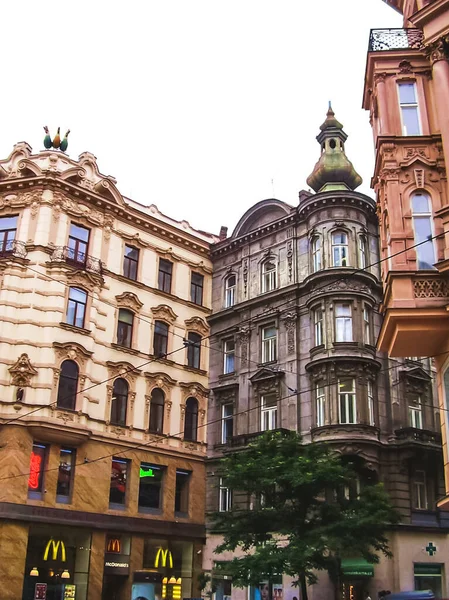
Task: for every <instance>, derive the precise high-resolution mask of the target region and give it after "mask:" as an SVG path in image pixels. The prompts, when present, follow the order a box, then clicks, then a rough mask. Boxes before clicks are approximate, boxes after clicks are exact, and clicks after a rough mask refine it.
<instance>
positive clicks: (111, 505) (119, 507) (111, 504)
mask: <svg viewBox="0 0 449 600" xmlns="http://www.w3.org/2000/svg"><path fill="white" fill-rule="evenodd" d="M109 510H126V506H125V504H117V503H116V502H109Z"/></svg>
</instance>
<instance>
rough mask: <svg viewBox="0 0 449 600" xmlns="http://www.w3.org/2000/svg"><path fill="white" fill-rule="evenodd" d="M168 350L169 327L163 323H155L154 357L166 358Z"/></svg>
mask: <svg viewBox="0 0 449 600" xmlns="http://www.w3.org/2000/svg"><path fill="white" fill-rule="evenodd" d="M167 349H168V325H167V323H164V322H163V321H155V323H154V340H153V354H154V356H165V355H166V354H167Z"/></svg>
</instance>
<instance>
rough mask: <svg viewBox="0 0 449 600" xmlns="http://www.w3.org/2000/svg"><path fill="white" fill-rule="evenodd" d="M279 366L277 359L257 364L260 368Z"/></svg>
mask: <svg viewBox="0 0 449 600" xmlns="http://www.w3.org/2000/svg"><path fill="white" fill-rule="evenodd" d="M277 364H278V361H277V359H276V360H269V361H267V362H260V363H257V366H258V367H269V366H271V365H277Z"/></svg>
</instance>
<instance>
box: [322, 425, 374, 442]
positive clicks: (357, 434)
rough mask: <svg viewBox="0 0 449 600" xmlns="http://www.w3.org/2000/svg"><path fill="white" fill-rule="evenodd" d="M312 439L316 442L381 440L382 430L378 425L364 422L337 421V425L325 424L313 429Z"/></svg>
mask: <svg viewBox="0 0 449 600" xmlns="http://www.w3.org/2000/svg"><path fill="white" fill-rule="evenodd" d="M311 433H312V441H314V442H336V441H339V442H341V441H349V440H351V441H353V440H358V441H365V442H379V439H380V431H379V428H378V427H374V426H373V425H366V424H364V423H354V424H351V423H347V424H345V423H337V424H335V425H324V426H323V427H313V428H312V429H311Z"/></svg>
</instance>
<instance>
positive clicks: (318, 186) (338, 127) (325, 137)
mask: <svg viewBox="0 0 449 600" xmlns="http://www.w3.org/2000/svg"><path fill="white" fill-rule="evenodd" d="M320 129H321V133H320V134H319V135H318V136H317V138H316V139H317V140H318V142H319V144H320V145H321V156H320V160H319V161H318V162H317V163H316V165H315V167H314V169H313V171H312V173H311V174H310V175H309V177H308V178H307V184H308V185H309V186H310V187H311V188H312V189H313V190H315V192H326V191H330V190H348V189H349V190H355V188H356V187H358V186H359V185H360V184H361V183H362V178H361V177H360V175H359V174H358V173H357V171H356V170H355V169H354V167H353V165H352V163H351V161H350V160H348V158H347V156H346V154H345V141H346V140H347V138H348V136H347V135H346V133H345V132H344V131H343V125H342V124H341V123H340V122H339V121H337V119H336V118H335V113H334V111H333V110H332V107H331V105H330V102H329V110H328V111H327V115H326V120H325V121H324V123H323V124H322V125H321V126H320Z"/></svg>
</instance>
